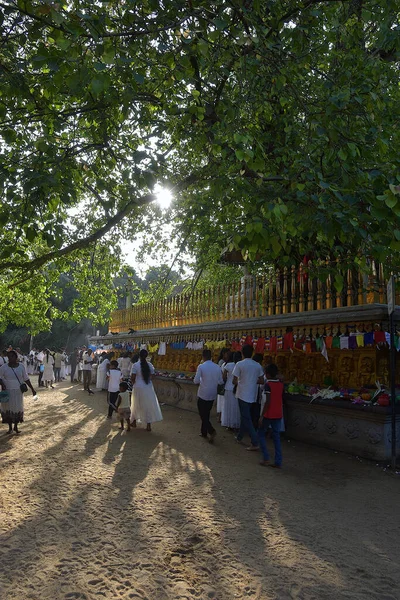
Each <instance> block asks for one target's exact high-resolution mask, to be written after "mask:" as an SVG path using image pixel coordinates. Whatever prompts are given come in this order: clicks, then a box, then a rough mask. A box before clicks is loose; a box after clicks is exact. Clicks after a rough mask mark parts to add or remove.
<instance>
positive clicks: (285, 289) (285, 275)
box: [282, 267, 289, 315]
mask: <svg viewBox="0 0 400 600" xmlns="http://www.w3.org/2000/svg"><path fill="white" fill-rule="evenodd" d="M288 312H289V311H288V270H287V267H284V269H283V303H282V313H283V314H284V315H286V314H287V313H288Z"/></svg>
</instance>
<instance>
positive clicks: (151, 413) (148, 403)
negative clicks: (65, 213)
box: [131, 350, 163, 431]
mask: <svg viewBox="0 0 400 600" xmlns="http://www.w3.org/2000/svg"><path fill="white" fill-rule="evenodd" d="M147 357H148V352H147V350H141V351H140V353H139V360H138V361H137V362H136V363H134V364H133V365H132V368H131V383H132V404H131V424H132V425H133V427H136V422H137V421H141V422H142V423H147V428H146V429H147V431H151V424H152V423H156V422H157V421H162V418H163V417H162V413H161V409H160V405H159V403H158V399H157V396H156V393H155V391H154V387H153V384H152V381H151V379H152V376H153V375H154V372H155V370H154V367H153V365H152V364H151V363H150V362H148V361H147Z"/></svg>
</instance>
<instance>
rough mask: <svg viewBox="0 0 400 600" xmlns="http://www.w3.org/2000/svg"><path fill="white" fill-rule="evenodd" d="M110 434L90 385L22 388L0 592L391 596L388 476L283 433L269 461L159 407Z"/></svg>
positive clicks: (397, 525)
mask: <svg viewBox="0 0 400 600" xmlns="http://www.w3.org/2000/svg"><path fill="white" fill-rule="evenodd" d="M163 412H164V419H165V420H164V421H163V422H162V423H159V424H157V425H156V426H154V431H153V432H152V433H151V434H150V433H147V432H145V431H144V430H141V429H138V430H133V431H132V432H131V433H129V434H126V433H125V434H122V435H121V433H120V432H119V430H118V424H117V423H116V422H115V421H113V422H110V421H107V420H106V418H105V413H106V401H105V395H104V394H103V393H97V394H96V395H95V396H92V397H90V398H89V397H88V396H87V395H86V394H84V393H83V392H82V391H80V390H79V387H78V386H73V387H71V386H70V385H69V384H66V383H64V384H61V385H60V386H59V389H57V390H54V391H53V390H45V391H43V392H41V393H40V398H39V400H38V401H36V402H35V401H33V400H31V399H30V397H29V396H27V400H26V403H25V416H26V419H25V423H24V424H23V425H22V426H21V430H22V433H21V435H20V436H19V437H15V436H12V437H11V438H10V437H8V436H7V435H6V434H5V432H6V426H2V427H1V428H0V598H1V599H2V600H3V599H7V600H11V599H18V600H25V599H31V598H32V599H35V600H47V599H48V600H58V599H68V598H72V599H74V598H76V599H79V598H80V599H84V598H86V599H92V598H93V599H97V598H107V599H108V598H110V599H111V598H118V599H125V598H137V599H142V600H145V599H146V600H158V599H160V600H163V599H165V600H167V599H168V600H169V599H171V600H175V599H184V598H186V599H190V600H192V599H195V598H196V599H199V598H200V599H203V598H204V599H215V600H224V599H234V598H239V599H242V598H243V599H245V598H249V599H252V600H255V599H263V600H264V599H265V600H269V599H279V600H286V599H303V600H314V599H315V600H324V599H328V598H329V599H332V600H333V599H335V600H338V599H342V598H351V599H353V600H354V599H366V598H368V599H376V600H378V599H379V600H395V599H398V598H399V597H400V591H399V590H400V543H399V540H400V536H399V533H400V510H399V506H400V505H399V497H400V496H399V488H400V478H396V476H394V475H392V474H389V473H388V472H384V471H383V470H382V469H381V468H378V467H377V466H376V465H375V464H370V463H367V462H366V461H363V462H360V461H358V460H357V459H355V458H354V457H349V456H347V455H342V454H336V453H333V452H331V451H325V450H321V449H318V448H313V447H310V446H305V445H302V444H299V443H294V442H291V443H288V442H284V446H283V452H284V461H285V464H284V469H283V470H282V471H275V470H273V469H265V468H262V467H260V466H258V459H259V457H258V455H255V453H248V452H246V451H245V450H244V449H243V447H241V446H239V445H237V444H236V443H235V442H234V440H233V438H232V434H230V433H228V432H225V431H224V430H222V429H219V432H218V437H217V441H216V443H215V445H214V446H212V445H210V444H208V443H207V442H205V441H204V440H203V439H202V438H200V437H198V430H199V419H198V417H197V415H195V414H193V413H190V412H187V411H182V410H179V409H175V408H172V407H165V406H164V407H163Z"/></svg>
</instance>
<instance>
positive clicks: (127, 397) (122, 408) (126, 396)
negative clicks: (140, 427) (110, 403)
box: [115, 381, 131, 431]
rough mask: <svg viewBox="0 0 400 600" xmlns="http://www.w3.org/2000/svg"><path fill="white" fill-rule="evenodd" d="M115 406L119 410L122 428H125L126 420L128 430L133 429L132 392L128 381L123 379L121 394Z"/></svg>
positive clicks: (120, 388)
mask: <svg viewBox="0 0 400 600" xmlns="http://www.w3.org/2000/svg"><path fill="white" fill-rule="evenodd" d="M115 406H116V408H117V410H118V415H119V418H120V423H121V425H120V429H124V420H125V421H126V426H127V430H128V431H130V430H131V420H130V419H131V394H130V392H129V390H128V384H127V382H126V381H121V383H120V384H119V394H118V399H117V402H116V403H115Z"/></svg>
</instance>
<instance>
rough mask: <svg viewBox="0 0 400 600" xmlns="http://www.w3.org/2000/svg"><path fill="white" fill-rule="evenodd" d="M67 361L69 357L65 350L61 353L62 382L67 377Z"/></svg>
mask: <svg viewBox="0 0 400 600" xmlns="http://www.w3.org/2000/svg"><path fill="white" fill-rule="evenodd" d="M66 359H67V355H66V354H65V352H64V350H63V351H62V352H61V368H60V379H61V381H64V379H66V376H67V370H66V364H65V361H66Z"/></svg>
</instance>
